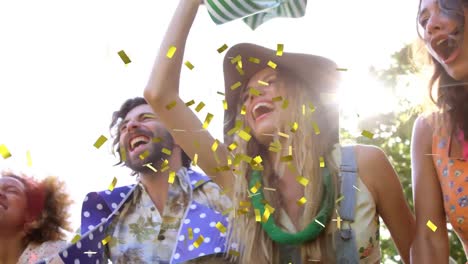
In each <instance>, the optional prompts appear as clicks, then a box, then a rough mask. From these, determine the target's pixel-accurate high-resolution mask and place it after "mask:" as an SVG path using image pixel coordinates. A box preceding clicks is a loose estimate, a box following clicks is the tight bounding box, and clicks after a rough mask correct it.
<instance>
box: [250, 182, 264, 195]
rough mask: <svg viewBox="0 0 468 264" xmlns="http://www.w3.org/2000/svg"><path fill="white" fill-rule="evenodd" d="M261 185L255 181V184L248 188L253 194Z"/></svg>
mask: <svg viewBox="0 0 468 264" xmlns="http://www.w3.org/2000/svg"><path fill="white" fill-rule="evenodd" d="M261 186H262V184H261V183H260V182H257V183H255V186H252V188H250V192H252V193H253V194H255V193H257V192H258V189H260V187H261Z"/></svg>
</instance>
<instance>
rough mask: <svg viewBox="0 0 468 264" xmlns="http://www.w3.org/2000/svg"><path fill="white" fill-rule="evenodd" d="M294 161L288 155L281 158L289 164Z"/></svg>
mask: <svg viewBox="0 0 468 264" xmlns="http://www.w3.org/2000/svg"><path fill="white" fill-rule="evenodd" d="M292 160H293V156H292V155H287V156H283V157H281V158H280V161H281V162H289V161H292Z"/></svg>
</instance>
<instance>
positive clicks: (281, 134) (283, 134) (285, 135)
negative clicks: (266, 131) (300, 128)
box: [278, 132, 289, 138]
mask: <svg viewBox="0 0 468 264" xmlns="http://www.w3.org/2000/svg"><path fill="white" fill-rule="evenodd" d="M278 136H280V137H284V138H289V135H288V134H285V133H283V132H278Z"/></svg>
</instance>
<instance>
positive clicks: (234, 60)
mask: <svg viewBox="0 0 468 264" xmlns="http://www.w3.org/2000/svg"><path fill="white" fill-rule="evenodd" d="M240 61H242V57H241V55H237V56H236V57H234V58H232V59H231V64H234V63H238V62H240Z"/></svg>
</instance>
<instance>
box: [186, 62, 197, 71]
mask: <svg viewBox="0 0 468 264" xmlns="http://www.w3.org/2000/svg"><path fill="white" fill-rule="evenodd" d="M184 64H185V66H187V68H189V69H190V70H193V68H195V66H193V64H192V63H190V61H186V62H185V63H184Z"/></svg>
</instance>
